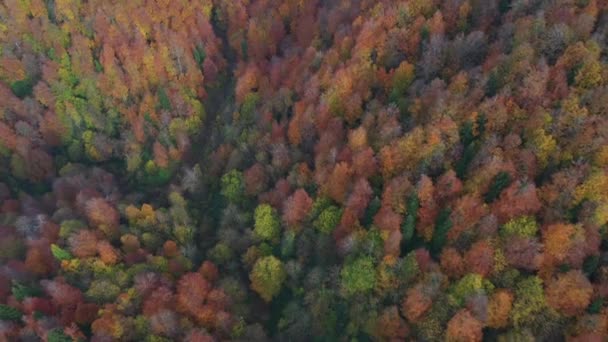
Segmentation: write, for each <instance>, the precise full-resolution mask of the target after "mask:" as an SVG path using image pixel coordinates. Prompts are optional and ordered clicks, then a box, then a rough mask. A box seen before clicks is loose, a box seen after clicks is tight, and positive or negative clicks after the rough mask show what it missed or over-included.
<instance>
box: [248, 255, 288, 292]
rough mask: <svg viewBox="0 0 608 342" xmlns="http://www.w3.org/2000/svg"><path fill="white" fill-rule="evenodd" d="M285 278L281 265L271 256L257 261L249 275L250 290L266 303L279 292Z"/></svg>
mask: <svg viewBox="0 0 608 342" xmlns="http://www.w3.org/2000/svg"><path fill="white" fill-rule="evenodd" d="M286 277H287V273H286V272H285V268H284V267H283V263H282V262H281V260H279V259H277V258H276V257H274V256H272V255H271V256H267V257H263V258H260V259H258V260H257V261H256V263H255V265H254V266H253V270H252V271H251V273H250V274H249V279H250V280H251V288H252V289H253V290H254V291H255V292H257V293H258V294H259V295H260V297H262V299H264V300H265V301H266V302H270V301H271V300H272V298H273V297H274V296H276V295H277V294H278V293H279V292H280V291H281V286H282V285H283V282H284V281H285V278H286Z"/></svg>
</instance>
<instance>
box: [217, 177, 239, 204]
mask: <svg viewBox="0 0 608 342" xmlns="http://www.w3.org/2000/svg"><path fill="white" fill-rule="evenodd" d="M221 185H222V195H223V196H224V197H226V199H227V200H228V201H230V202H232V203H237V202H239V201H241V200H242V199H243V194H244V193H245V181H244V179H243V173H242V172H241V171H239V170H231V171H230V172H228V173H226V174H224V175H223V176H222V180H221Z"/></svg>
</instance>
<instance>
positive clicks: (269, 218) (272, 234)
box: [253, 204, 281, 241]
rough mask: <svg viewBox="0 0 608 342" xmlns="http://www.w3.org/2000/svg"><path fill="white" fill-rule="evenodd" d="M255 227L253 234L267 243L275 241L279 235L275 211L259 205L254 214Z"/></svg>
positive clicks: (267, 206)
mask: <svg viewBox="0 0 608 342" xmlns="http://www.w3.org/2000/svg"><path fill="white" fill-rule="evenodd" d="M254 219H255V226H254V230H253V233H254V234H255V235H256V236H257V237H259V238H261V239H263V240H268V241H277V240H278V238H279V234H280V228H281V226H280V222H279V217H278V216H277V212H276V210H274V208H273V207H271V206H270V205H268V204H260V205H259V206H258V207H257V208H256V209H255V213H254Z"/></svg>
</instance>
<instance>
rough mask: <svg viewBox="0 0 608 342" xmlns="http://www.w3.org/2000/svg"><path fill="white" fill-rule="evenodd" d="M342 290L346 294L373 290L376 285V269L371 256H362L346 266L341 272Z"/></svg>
mask: <svg viewBox="0 0 608 342" xmlns="http://www.w3.org/2000/svg"><path fill="white" fill-rule="evenodd" d="M340 277H341V278H342V290H343V291H344V292H345V293H346V295H348V296H350V295H355V294H361V293H366V292H369V291H371V290H372V289H373V288H374V287H375V286H376V269H375V267H374V262H373V260H372V258H370V257H361V258H359V259H356V260H355V261H353V262H351V263H350V264H348V265H346V266H344V268H342V271H341V272H340Z"/></svg>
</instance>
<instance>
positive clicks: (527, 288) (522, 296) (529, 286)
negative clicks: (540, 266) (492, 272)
mask: <svg viewBox="0 0 608 342" xmlns="http://www.w3.org/2000/svg"><path fill="white" fill-rule="evenodd" d="M545 307H546V302H545V293H544V291H543V281H542V280H541V279H540V278H539V277H536V276H533V277H527V278H525V279H523V280H520V281H519V282H518V283H517V286H516V288H515V302H513V309H512V310H511V320H512V321H513V324H514V325H515V327H519V326H522V325H524V324H525V323H526V322H527V321H528V320H530V319H531V318H533V317H534V316H535V315H536V314H537V313H539V312H541V311H542V310H543V309H545Z"/></svg>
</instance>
